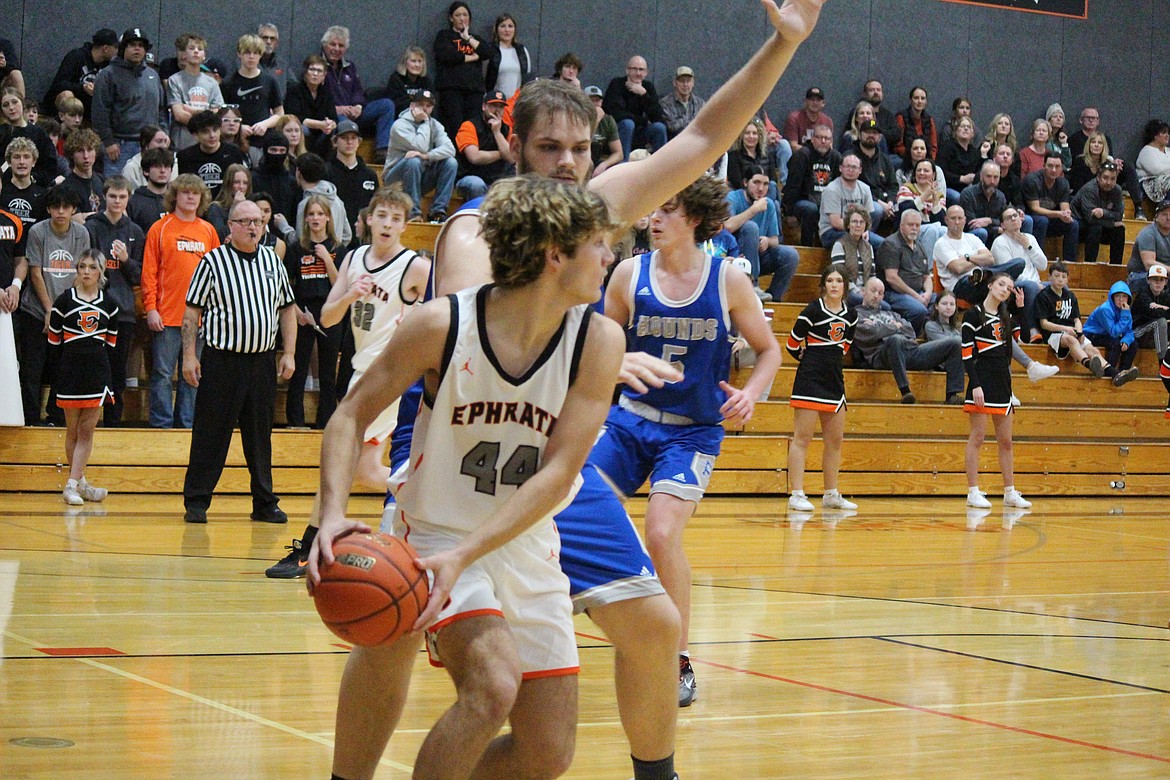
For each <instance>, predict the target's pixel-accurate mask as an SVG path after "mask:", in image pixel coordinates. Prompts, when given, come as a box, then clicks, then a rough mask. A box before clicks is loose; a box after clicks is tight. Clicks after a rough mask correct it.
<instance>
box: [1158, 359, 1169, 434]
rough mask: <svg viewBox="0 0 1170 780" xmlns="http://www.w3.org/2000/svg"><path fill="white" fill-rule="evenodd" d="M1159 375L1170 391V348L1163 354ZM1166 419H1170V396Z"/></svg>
mask: <svg viewBox="0 0 1170 780" xmlns="http://www.w3.org/2000/svg"><path fill="white" fill-rule="evenodd" d="M1158 376H1160V377H1162V384H1163V385H1165V386H1166V392H1167V393H1170V349H1168V350H1166V354H1165V355H1163V356H1162V365H1160V366H1159V367H1158ZM1166 419H1167V420H1170V398H1168V399H1167V400H1166Z"/></svg>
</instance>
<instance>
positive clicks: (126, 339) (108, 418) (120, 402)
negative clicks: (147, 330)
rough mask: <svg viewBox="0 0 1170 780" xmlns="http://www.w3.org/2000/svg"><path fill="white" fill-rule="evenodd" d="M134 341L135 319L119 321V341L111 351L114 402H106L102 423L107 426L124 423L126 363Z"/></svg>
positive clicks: (112, 426)
mask: <svg viewBox="0 0 1170 780" xmlns="http://www.w3.org/2000/svg"><path fill="white" fill-rule="evenodd" d="M133 343H134V320H129V321H127V320H119V321H118V341H117V342H116V343H115V345H114V349H113V350H112V351H111V352H110V389H111V390H113V391H114V402H113V403H112V404H106V406H105V411H104V412H103V413H102V423H103V424H104V425H105V426H106V427H107V428H117V427H118V426H120V425H121V424H122V410H123V409H124V408H125V407H126V399H125V398H124V396H125V395H126V363H127V361H129V359H130V345H131V344H133Z"/></svg>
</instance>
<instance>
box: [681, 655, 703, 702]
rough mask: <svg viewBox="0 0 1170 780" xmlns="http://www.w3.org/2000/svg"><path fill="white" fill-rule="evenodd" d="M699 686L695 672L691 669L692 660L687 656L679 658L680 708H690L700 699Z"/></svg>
mask: <svg viewBox="0 0 1170 780" xmlns="http://www.w3.org/2000/svg"><path fill="white" fill-rule="evenodd" d="M698 687H699V686H698V685H696V684H695V670H694V669H692V668H691V659H690V658H687V657H686V656H685V655H680V656H679V657H678V706H680V707H689V706H691V704H692V702H694V701H695V699H697V698H699V693H698Z"/></svg>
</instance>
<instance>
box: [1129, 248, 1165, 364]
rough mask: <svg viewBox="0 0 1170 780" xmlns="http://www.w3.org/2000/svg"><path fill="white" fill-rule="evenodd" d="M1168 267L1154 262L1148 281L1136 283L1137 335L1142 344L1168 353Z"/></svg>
mask: <svg viewBox="0 0 1170 780" xmlns="http://www.w3.org/2000/svg"><path fill="white" fill-rule="evenodd" d="M1168 275H1170V274H1168V272H1167V269H1166V266H1164V265H1162V264H1161V263H1154V264H1153V265H1151V266H1150V270H1149V271H1148V272H1147V275H1146V278H1145V280H1139V281H1137V282H1134V283H1133V305H1132V307H1131V308H1132V311H1133V336H1134V339H1135V340H1136V341H1137V345H1138V346H1139V347H1145V348H1146V349H1149V348H1151V347H1153V348H1154V350H1155V351H1156V352H1157V353H1158V355H1159V356H1161V355H1165V354H1166V348H1167V346H1170V344H1168V343H1167V338H1166V317H1167V315H1170V289H1167V287H1166V285H1167V276H1168Z"/></svg>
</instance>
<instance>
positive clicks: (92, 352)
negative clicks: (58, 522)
mask: <svg viewBox="0 0 1170 780" xmlns="http://www.w3.org/2000/svg"><path fill="white" fill-rule="evenodd" d="M105 269H106V258H105V256H104V255H103V254H102V253H101V252H100V251H98V250H97V249H87V250H85V251H84V252H82V253H81V256H80V257H79V259H78V261H77V277H76V279H75V280H74V283H73V288H72V289H70V290H66V291H65V292H63V293H61V295H60V297H58V298H57V300H56V301H55V302H54V303H53V310H52V312H50V314H49V334H48V335H49V344H50V345H52V346H53V347H54V348H57V349H60V362H59V363H58V365H59V366H60V368H59V369H58V375H57V405H58V406H60V407H61V408H62V409H63V410H64V412H65V462H66V463H68V464H69V481H68V482H66V483H65V490H64V491H63V492H62V494H61V496H62V497H63V498H64V499H65V503H67V504H71V505H73V506H80V505H81V504H83V503H85V502H86V501H101V500H102V499H104V498H105V497H106V493H107V491H106V489H105V488H99V487H94V486H93V485H91V484H89V483H88V482H86V481H85V466H86V464H87V463H88V462H89V455H90V452H92V451H93V431H94V428H96V427H97V422H98V418H99V417H100V416H101V408H102V406H103V405H105V404H108V403H113V402H114V393H113V391H112V390H110V358H109V355H110V353H111V352H112V351H113V349H114V345H115V343H116V342H117V337H118V307H117V305H115V304H114V302H113V301H112V300H111V299H110V298H109V297H108V296H106V294H105V293H104V292H102V286H103V284H104V282H105V274H106V270H105Z"/></svg>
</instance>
